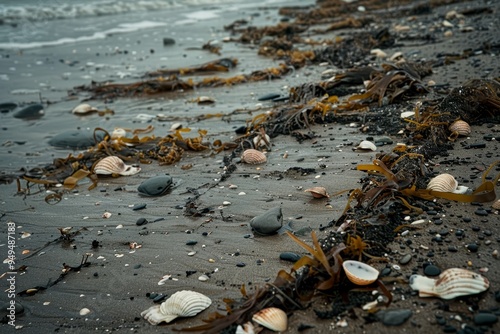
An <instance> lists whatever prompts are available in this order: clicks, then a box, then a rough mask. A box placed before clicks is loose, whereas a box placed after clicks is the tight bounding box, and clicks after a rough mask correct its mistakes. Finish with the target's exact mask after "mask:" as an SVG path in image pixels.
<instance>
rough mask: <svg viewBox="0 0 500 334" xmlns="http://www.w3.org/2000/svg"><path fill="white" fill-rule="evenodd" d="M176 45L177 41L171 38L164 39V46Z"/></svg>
mask: <svg viewBox="0 0 500 334" xmlns="http://www.w3.org/2000/svg"><path fill="white" fill-rule="evenodd" d="M174 44H175V39H173V38H170V37H163V45H164V46H168V45H174Z"/></svg>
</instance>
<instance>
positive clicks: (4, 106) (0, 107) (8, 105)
mask: <svg viewBox="0 0 500 334" xmlns="http://www.w3.org/2000/svg"><path fill="white" fill-rule="evenodd" d="M16 108H17V104H16V103H13V102H5V103H0V113H2V114H5V113H8V112H10V111H12V110H14V109H16Z"/></svg>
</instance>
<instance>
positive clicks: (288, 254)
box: [280, 252, 301, 262]
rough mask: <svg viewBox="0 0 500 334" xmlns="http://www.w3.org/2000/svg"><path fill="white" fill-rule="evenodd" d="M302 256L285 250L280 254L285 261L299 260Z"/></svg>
mask: <svg viewBox="0 0 500 334" xmlns="http://www.w3.org/2000/svg"><path fill="white" fill-rule="evenodd" d="M300 258H301V256H300V255H299V254H297V253H293V252H283V253H281V254H280V260H283V261H289V262H297V261H298V260H300Z"/></svg>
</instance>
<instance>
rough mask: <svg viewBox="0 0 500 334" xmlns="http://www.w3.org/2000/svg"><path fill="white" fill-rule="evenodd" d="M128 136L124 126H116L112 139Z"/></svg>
mask: <svg viewBox="0 0 500 334" xmlns="http://www.w3.org/2000/svg"><path fill="white" fill-rule="evenodd" d="M126 136H127V130H125V129H124V128H115V129H114V130H113V132H112V133H111V139H118V138H122V137H126Z"/></svg>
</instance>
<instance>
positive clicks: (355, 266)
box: [342, 260, 379, 285]
mask: <svg viewBox="0 0 500 334" xmlns="http://www.w3.org/2000/svg"><path fill="white" fill-rule="evenodd" d="M342 267H343V268H344V271H345V274H346V275H347V278H348V279H349V281H351V282H353V283H354V284H356V285H368V284H372V283H373V282H375V281H376V280H377V278H378V275H379V271H378V270H377V269H375V268H373V267H372V266H370V265H368V264H366V263H364V262H360V261H353V260H348V261H344V262H343V263H342Z"/></svg>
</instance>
